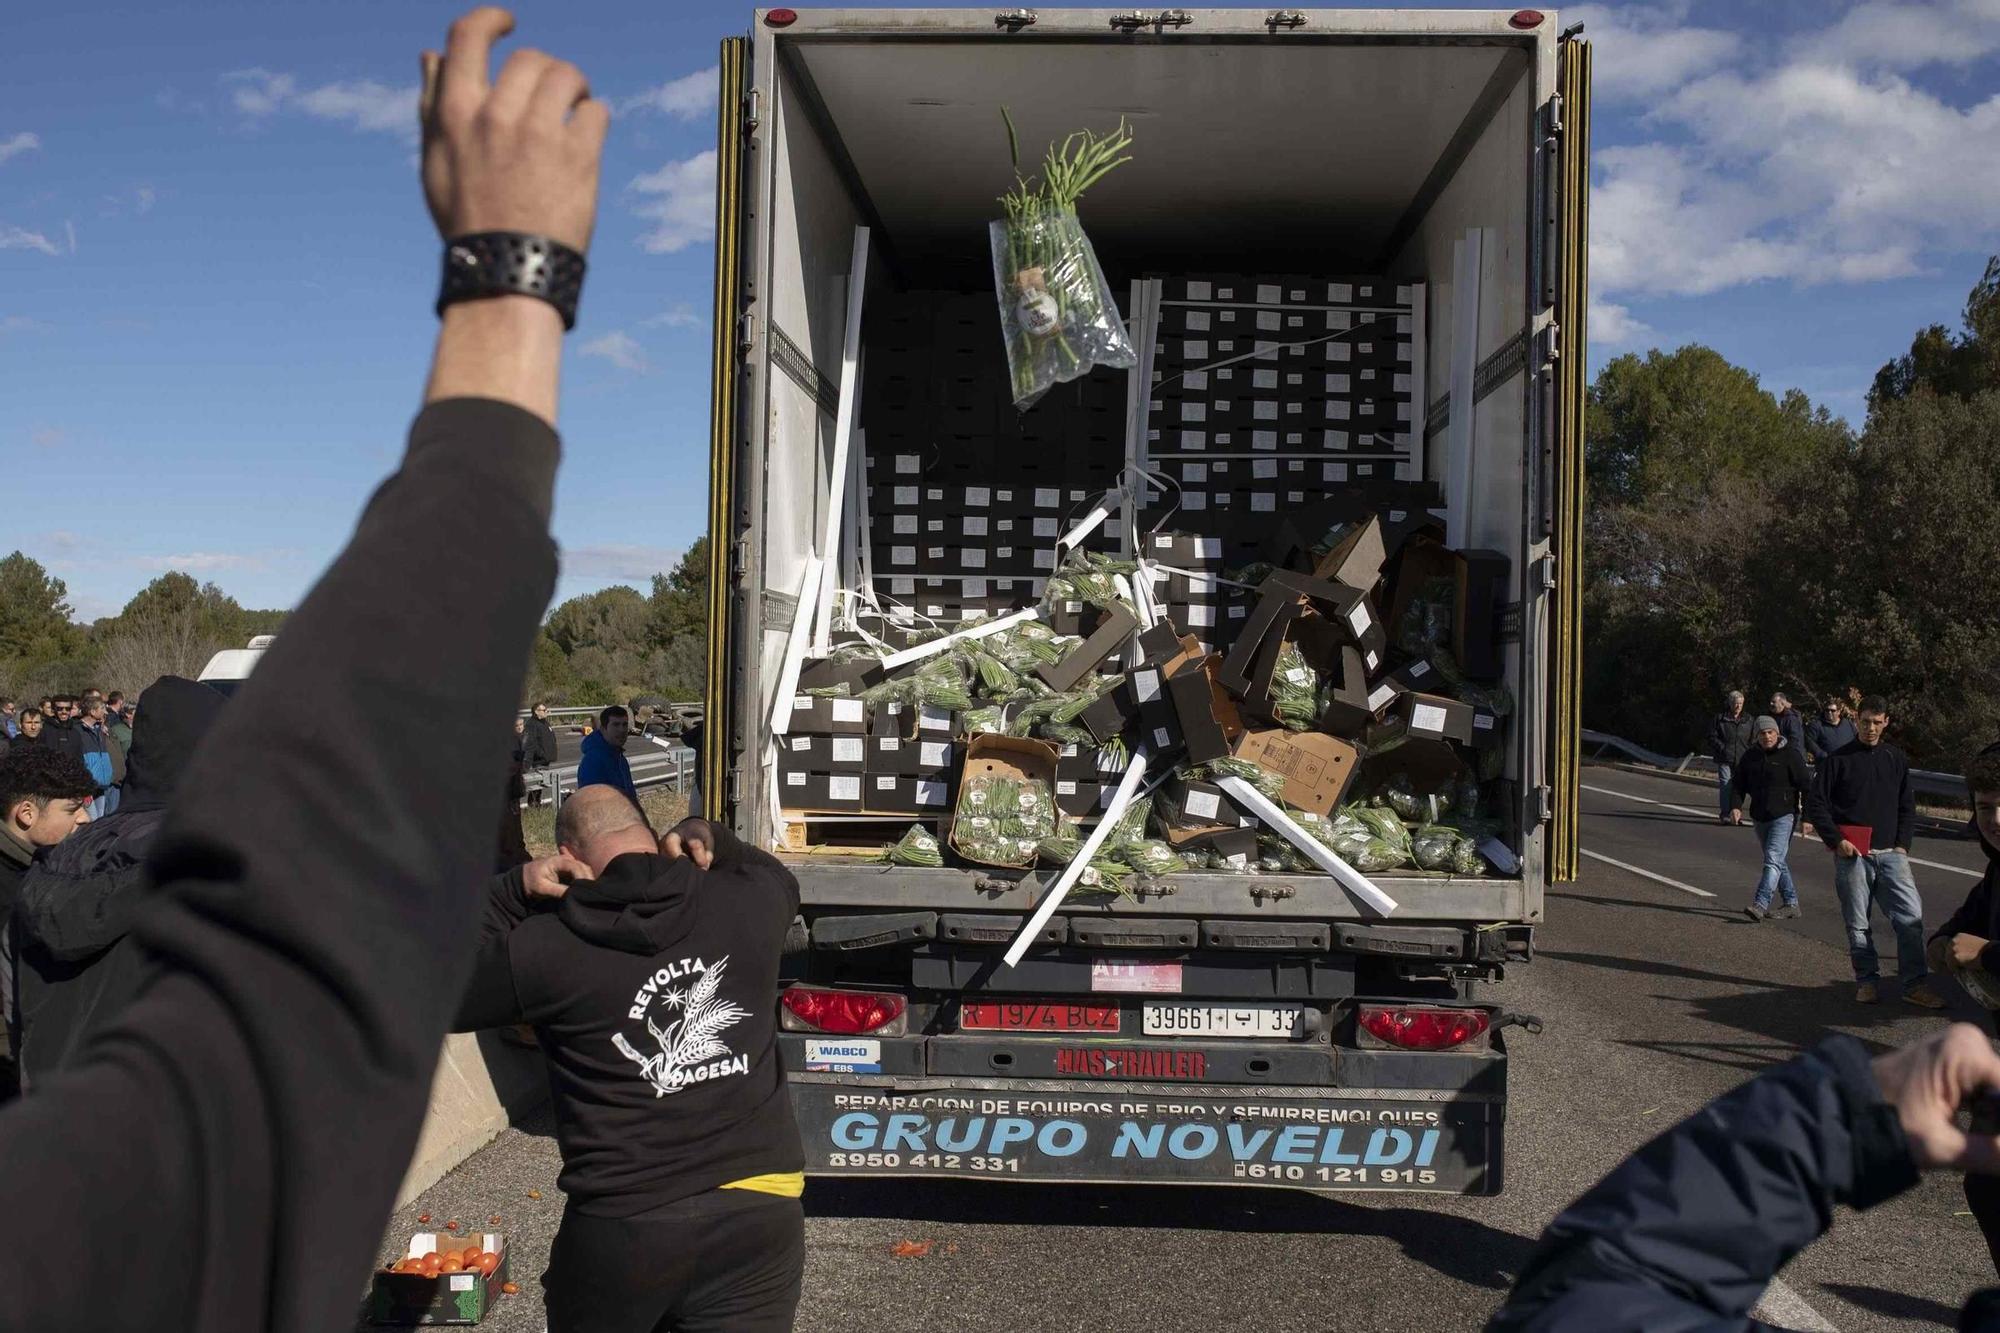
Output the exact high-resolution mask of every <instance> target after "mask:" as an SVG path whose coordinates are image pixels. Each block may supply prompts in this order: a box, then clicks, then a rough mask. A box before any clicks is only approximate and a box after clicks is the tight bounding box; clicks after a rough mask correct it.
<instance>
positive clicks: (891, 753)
mask: <svg viewBox="0 0 2000 1333" xmlns="http://www.w3.org/2000/svg"><path fill="white" fill-rule="evenodd" d="M867 771H868V772H869V773H873V774H882V773H889V774H897V775H900V776H905V777H907V776H911V775H914V774H915V773H916V771H917V742H916V741H912V740H906V739H904V738H903V737H901V736H870V737H869V738H868V767H867Z"/></svg>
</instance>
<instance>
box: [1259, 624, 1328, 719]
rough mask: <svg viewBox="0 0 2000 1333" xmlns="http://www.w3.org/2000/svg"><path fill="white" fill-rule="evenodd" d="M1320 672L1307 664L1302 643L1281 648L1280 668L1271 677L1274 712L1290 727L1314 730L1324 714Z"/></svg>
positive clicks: (1279, 652)
mask: <svg viewBox="0 0 2000 1333" xmlns="http://www.w3.org/2000/svg"><path fill="white" fill-rule="evenodd" d="M1320 691H1321V682H1320V678H1319V673H1318V672H1317V671H1314V670H1313V669H1312V667H1311V666H1309V665H1307V663H1306V658H1305V654H1304V653H1302V652H1300V651H1299V649H1298V645H1296V644H1293V643H1287V644H1285V645H1284V646H1283V647H1282V648H1280V649H1279V650H1278V668H1277V672H1276V674H1275V675H1273V676H1272V677H1271V713H1272V716H1273V717H1275V718H1277V720H1278V725H1279V726H1281V727H1283V728H1285V729H1286V730H1287V731H1310V730H1311V729H1312V724H1313V720H1314V719H1315V718H1317V717H1318V716H1319V714H1320Z"/></svg>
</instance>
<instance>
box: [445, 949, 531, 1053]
mask: <svg viewBox="0 0 2000 1333" xmlns="http://www.w3.org/2000/svg"><path fill="white" fill-rule="evenodd" d="M526 1021H527V1018H526V1015H525V1014H523V1012H522V1010H521V994H520V991H519V990H517V989H516V988H515V985H514V954H513V949H512V946H511V944H510V942H509V939H508V937H507V936H505V935H502V936H499V937H497V938H489V939H487V940H485V941H483V942H482V943H481V945H480V948H479V957H478V958H477V959H476V960H475V961H474V962H473V964H472V980H470V981H468V982H467V983H466V985H465V994H464V995H462V996H460V997H459V1000H458V1012H457V1013H456V1014H455V1015H454V1016H453V1018H452V1020H451V1030H452V1031H453V1032H477V1031H479V1030H480V1029H481V1028H498V1027H506V1026H507V1025H508V1024H510V1023H524V1022H526Z"/></svg>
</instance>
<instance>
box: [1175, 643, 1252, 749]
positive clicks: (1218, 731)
mask: <svg viewBox="0 0 2000 1333" xmlns="http://www.w3.org/2000/svg"><path fill="white" fill-rule="evenodd" d="M1221 674H1222V659H1221V658H1220V657H1216V656H1213V655H1210V656H1208V657H1202V658H1189V659H1186V660H1184V661H1182V662H1181V664H1180V665H1179V666H1178V667H1176V668H1175V669H1174V670H1173V672H1171V673H1170V674H1169V675H1168V676H1167V678H1166V687H1167V699H1168V701H1169V702H1170V703H1172V705H1173V708H1174V716H1175V717H1176V718H1178V719H1179V721H1180V734H1181V742H1182V743H1183V744H1184V745H1186V746H1187V757H1188V760H1189V762H1191V763H1197V764H1205V763H1207V762H1208V761H1209V760H1211V759H1221V758H1223V757H1224V756H1226V755H1227V754H1228V753H1229V745H1230V742H1231V741H1233V740H1235V739H1236V737H1237V735H1238V734H1240V733H1241V732H1242V730H1243V718H1242V717H1241V715H1239V714H1238V713H1237V711H1236V702H1235V701H1234V700H1233V699H1231V698H1230V697H1229V693H1228V691H1226V690H1224V689H1223V688H1222V681H1221Z"/></svg>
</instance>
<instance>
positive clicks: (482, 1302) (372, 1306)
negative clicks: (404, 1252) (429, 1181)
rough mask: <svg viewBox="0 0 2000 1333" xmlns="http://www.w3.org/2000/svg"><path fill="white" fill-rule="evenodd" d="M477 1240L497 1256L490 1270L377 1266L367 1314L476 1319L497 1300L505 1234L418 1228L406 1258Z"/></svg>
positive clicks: (399, 1320)
mask: <svg viewBox="0 0 2000 1333" xmlns="http://www.w3.org/2000/svg"><path fill="white" fill-rule="evenodd" d="M473 1245H477V1246H479V1247H480V1248H481V1249H482V1250H490V1251H492V1252H493V1253H495V1254H498V1255H499V1256H500V1263H499V1266H498V1267H496V1268H495V1269H494V1270H493V1271H492V1272H491V1273H478V1272H473V1273H440V1274H439V1275H438V1276H436V1277H425V1276H424V1275H423V1274H421V1273H389V1272H384V1271H380V1270H377V1272H376V1274H375V1281H374V1285H373V1286H372V1287H371V1288H370V1290H369V1293H368V1319H369V1322H370V1323H375V1324H405V1325H407V1324H432V1325H455V1326H459V1327H467V1326H470V1325H473V1324H477V1323H479V1322H480V1321H482V1320H483V1319H485V1318H486V1316H487V1315H488V1314H489V1313H491V1312H492V1310H493V1307H494V1306H495V1305H497V1304H498V1303H499V1300H500V1287H501V1284H502V1283H504V1282H506V1281H508V1276H507V1273H508V1266H509V1265H508V1259H509V1255H508V1251H507V1238H506V1237H505V1236H503V1235H501V1234H500V1233H498V1232H491V1231H489V1232H483V1233H480V1234H478V1235H472V1236H453V1235H451V1234H450V1233H448V1232H447V1233H444V1234H443V1235H440V1234H439V1233H437V1232H435V1231H420V1232H418V1233H417V1234H415V1235H414V1236H412V1237H410V1247H409V1250H408V1253H409V1255H410V1256H411V1257H412V1258H416V1257H420V1256H422V1255H426V1254H435V1253H439V1252H443V1251H450V1250H463V1249H466V1248H468V1247H469V1246H473Z"/></svg>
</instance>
